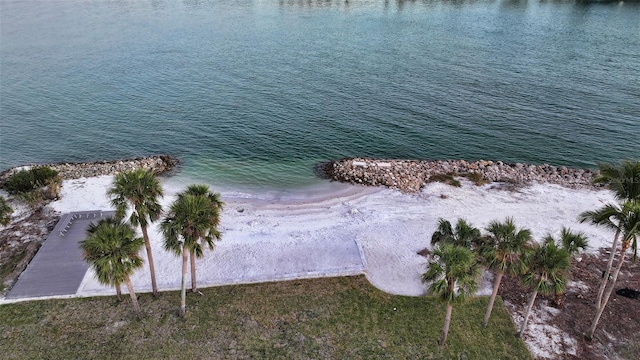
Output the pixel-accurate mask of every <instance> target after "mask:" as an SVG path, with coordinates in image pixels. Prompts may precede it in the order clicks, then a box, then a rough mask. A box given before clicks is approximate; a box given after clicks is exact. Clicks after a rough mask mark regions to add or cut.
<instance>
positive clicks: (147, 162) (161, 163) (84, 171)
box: [0, 155, 180, 184]
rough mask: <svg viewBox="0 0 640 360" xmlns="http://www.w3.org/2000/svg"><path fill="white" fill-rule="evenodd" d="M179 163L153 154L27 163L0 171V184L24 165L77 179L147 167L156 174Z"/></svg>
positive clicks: (169, 169) (68, 178)
mask: <svg viewBox="0 0 640 360" xmlns="http://www.w3.org/2000/svg"><path fill="white" fill-rule="evenodd" d="M178 164H180V160H179V159H178V158H176V157H173V156H170V155H153V156H146V157H136V158H132V159H120V160H102V161H93V162H77V163H70V162H61V163H54V164H29V165H22V166H16V167H13V168H10V169H7V170H5V171H3V172H0V184H3V183H4V182H5V181H6V180H7V179H8V178H9V177H10V176H11V175H13V174H14V173H16V172H18V171H20V170H21V169H24V168H26V167H34V166H47V167H50V168H52V169H54V170H56V171H58V174H59V175H60V177H61V178H62V179H63V180H72V179H79V178H83V177H94V176H102V175H115V174H118V173H121V172H124V171H128V170H133V169H148V170H151V171H153V172H154V173H155V174H156V175H160V174H165V173H168V172H170V171H172V170H173V169H174V168H175V167H176V166H178Z"/></svg>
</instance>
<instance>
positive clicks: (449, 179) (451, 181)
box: [429, 173, 462, 187]
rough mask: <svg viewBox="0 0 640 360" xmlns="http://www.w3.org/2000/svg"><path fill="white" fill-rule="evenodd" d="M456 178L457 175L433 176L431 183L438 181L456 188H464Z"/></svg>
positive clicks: (430, 179)
mask: <svg viewBox="0 0 640 360" xmlns="http://www.w3.org/2000/svg"><path fill="white" fill-rule="evenodd" d="M455 176H456V174H455V173H447V174H436V175H432V176H431V178H429V181H437V182H441V183H443V184H447V185H451V186H455V187H460V186H462V184H460V181H459V180H458V179H456V178H455Z"/></svg>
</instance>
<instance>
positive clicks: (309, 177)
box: [0, 0, 640, 198]
mask: <svg viewBox="0 0 640 360" xmlns="http://www.w3.org/2000/svg"><path fill="white" fill-rule="evenodd" d="M0 10H1V11H0V24H2V25H1V26H2V29H1V30H2V31H0V44H2V45H1V46H0V72H1V74H2V76H0V99H1V100H0V169H5V168H8V167H11V166H16V165H20V164H24V163H33V162H40V163H43V162H60V161H92V160H102V159H116V158H130V157H135V156H141V155H147V154H171V155H175V156H177V157H179V158H181V159H182V160H183V165H182V167H181V169H180V171H179V174H178V177H180V178H181V181H182V182H183V183H184V182H186V181H197V182H206V183H209V184H213V185H216V186H220V187H221V188H225V189H227V188H229V189H235V191H237V192H238V193H239V194H240V195H241V196H242V194H243V193H260V192H265V191H266V192H269V191H272V192H274V193H273V194H272V195H273V196H272V197H274V198H277V197H279V196H293V197H296V196H298V195H296V192H305V191H312V190H310V189H315V188H318V187H320V188H321V187H322V186H324V185H323V184H324V183H325V181H323V180H320V179H317V178H316V177H315V175H314V165H315V164H316V163H317V162H319V161H324V160H328V159H334V158H342V157H352V156H367V157H380V158H428V159H458V158H462V159H467V160H474V159H487V160H503V161H506V162H527V163H536V164H539V163H550V164H554V165H567V166H574V167H593V166H594V165H595V163H596V162H598V161H612V162H613V161H619V160H621V159H624V158H637V157H638V156H640V142H638V141H637V139H638V138H640V100H639V99H640V85H639V84H640V68H639V67H638V66H637V60H638V58H640V35H639V34H640V22H639V21H638V19H639V18H640V6H639V5H638V4H637V3H626V2H625V3H623V4H622V3H621V4H617V3H616V4H613V3H611V4H597V3H574V2H554V3H537V2H526V1H472V2H449V1H426V2H406V1H364V0H361V1H349V2H343V1H311V2H306V1H305V2H298V1H279V2H276V1H234V2H218V1H215V2H209V1H184V2H182V1H149V2H146V1H135V2H102V1H97V2H86V1H45V2H28V1H27V2H14V1H6V0H3V1H0ZM283 194H284V195H283ZM287 194H288V195H287Z"/></svg>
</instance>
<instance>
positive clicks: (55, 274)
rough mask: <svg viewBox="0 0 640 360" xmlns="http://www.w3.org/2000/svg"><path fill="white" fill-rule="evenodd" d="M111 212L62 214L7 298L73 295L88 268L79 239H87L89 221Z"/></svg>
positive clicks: (109, 214) (94, 220)
mask: <svg viewBox="0 0 640 360" xmlns="http://www.w3.org/2000/svg"><path fill="white" fill-rule="evenodd" d="M113 214H114V212H113V211H83V212H73V213H69V214H65V215H63V216H62V217H61V218H60V221H59V222H58V224H57V225H56V227H55V228H54V229H53V231H52V232H51V234H49V236H48V237H47V239H46V240H45V241H44V243H43V244H42V247H40V250H38V253H37V254H36V256H34V258H33V260H31V262H30V263H29V265H28V266H27V268H26V269H25V271H23V272H22V274H20V277H19V278H18V281H17V282H16V284H15V285H14V286H13V288H12V289H11V291H9V293H8V294H7V296H6V299H22V298H33V297H42V296H54V295H74V294H75V293H76V292H77V290H78V287H79V286H80V283H81V282H82V279H83V278H84V275H85V273H86V272H87V269H88V268H89V265H88V264H87V263H86V262H85V261H84V260H83V259H82V251H81V250H80V246H79V242H80V241H82V240H84V239H85V238H86V229H87V226H89V224H90V223H92V222H96V221H97V220H99V219H100V218H101V217H108V216H112V215H113Z"/></svg>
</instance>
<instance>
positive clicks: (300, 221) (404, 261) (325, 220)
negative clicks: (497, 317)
mask: <svg viewBox="0 0 640 360" xmlns="http://www.w3.org/2000/svg"><path fill="white" fill-rule="evenodd" d="M111 181H112V177H111V176H100V177H94V178H83V179H77V180H67V181H65V182H64V184H63V187H62V197H61V200H59V201H56V202H54V203H52V204H51V206H52V207H53V208H54V209H55V210H57V211H59V212H62V213H65V212H70V211H83V210H96V209H102V210H108V209H110V208H111V206H110V204H109V200H108V198H107V196H106V189H107V188H108V187H109V185H110V182H111ZM163 185H164V188H165V192H166V195H165V197H164V199H163V200H162V203H163V205H164V207H165V209H166V208H168V205H169V204H170V203H171V201H173V200H174V198H175V194H176V193H177V192H179V191H181V190H183V187H184V186H186V184H179V183H177V182H176V181H175V180H172V179H171V178H170V179H169V180H165V182H164V184H163ZM214 190H217V189H214ZM221 193H222V198H223V200H224V201H225V203H226V207H225V210H224V212H223V214H222V222H221V231H222V234H223V236H222V240H221V241H219V242H218V243H217V245H216V248H215V250H214V251H213V252H206V253H205V257H204V258H203V259H199V260H198V262H197V269H198V270H197V275H198V281H199V286H214V285H223V284H235V283H248V282H259V281H271V280H281V279H291V278H303V277H317V276H339V275H349V274H356V273H362V272H363V273H365V274H366V276H367V278H368V279H369V280H370V281H371V283H372V284H373V285H374V286H376V287H378V288H380V289H381V290H384V291H386V292H390V293H393V294H399V295H423V294H425V291H426V288H425V286H424V285H423V284H422V283H421V281H420V275H421V274H422V273H423V272H424V271H425V263H426V259H425V258H424V257H422V256H420V255H418V254H417V253H418V251H420V250H421V249H424V248H425V247H426V248H428V247H430V245H429V240H430V236H431V234H432V233H433V231H434V230H435V229H436V226H437V221H438V219H439V218H441V217H442V218H445V219H448V220H450V221H452V222H454V221H456V219H457V218H465V219H466V220H468V221H470V222H471V223H472V224H473V225H475V226H477V227H481V228H483V227H485V226H486V225H487V224H488V223H489V222H490V221H491V220H494V219H498V220H504V219H505V218H506V217H507V216H511V217H513V218H514V219H515V220H516V223H517V224H518V225H520V226H523V227H528V228H530V229H531V230H532V231H533V235H534V237H535V238H536V239H541V238H542V237H543V236H545V235H546V234H552V235H554V234H556V235H557V234H559V232H560V230H561V229H562V227H563V226H567V227H570V228H572V229H574V230H578V231H582V232H584V233H585V234H586V235H587V236H588V237H589V240H590V246H591V251H596V250H597V249H598V248H600V247H605V246H607V245H608V242H609V241H610V238H611V235H610V234H609V233H608V232H607V231H606V230H603V229H600V228H597V227H594V226H592V225H589V224H580V223H578V220H577V218H578V214H580V213H581V212H583V211H585V210H592V209H595V208H597V207H599V206H601V205H602V204H603V203H606V202H609V201H613V196H612V195H611V193H610V192H608V191H594V190H576V189H567V188H563V187H561V186H558V185H542V184H537V185H532V186H528V187H523V188H517V189H513V188H505V187H504V186H501V185H499V184H495V183H494V184H488V185H484V186H480V187H478V186H475V185H473V184H471V183H466V182H464V183H463V186H462V187H460V188H456V187H452V186H449V185H445V184H440V183H431V184H429V185H427V186H426V187H425V188H424V189H423V190H422V191H421V192H420V193H418V194H403V193H400V192H398V191H395V190H388V189H383V188H371V187H362V186H357V185H348V184H340V183H327V184H325V185H322V187H321V189H320V190H318V189H315V190H313V191H310V193H309V194H310V195H305V196H298V197H296V196H289V197H278V196H274V197H262V198H259V197H256V196H252V195H250V194H240V193H237V192H225V191H224V190H222V191H221ZM150 236H151V241H152V246H153V252H154V259H155V262H156V269H157V272H158V273H157V279H158V285H159V287H160V288H161V289H177V288H179V286H180V269H181V268H180V259H179V258H178V257H176V256H175V255H174V254H172V253H169V252H166V251H164V250H163V248H162V242H163V239H162V236H161V235H160V233H159V229H158V226H157V225H154V226H152V228H151V231H150ZM489 281H490V279H485V280H484V281H483V286H482V290H481V293H484V294H486V293H488V288H489V286H490V284H489ZM133 282H134V286H135V288H136V289H137V290H138V291H150V290H151V288H150V281H149V274H148V272H147V270H146V269H145V270H142V271H139V272H137V273H136V274H135V276H134V278H133ZM112 293H113V289H110V288H108V287H105V286H102V285H100V284H98V283H97V281H96V280H95V278H94V275H93V273H92V272H91V271H88V272H87V274H86V275H85V278H84V280H83V282H82V284H81V286H80V288H79V290H78V293H77V295H78V296H87V295H97V294H112Z"/></svg>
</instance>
